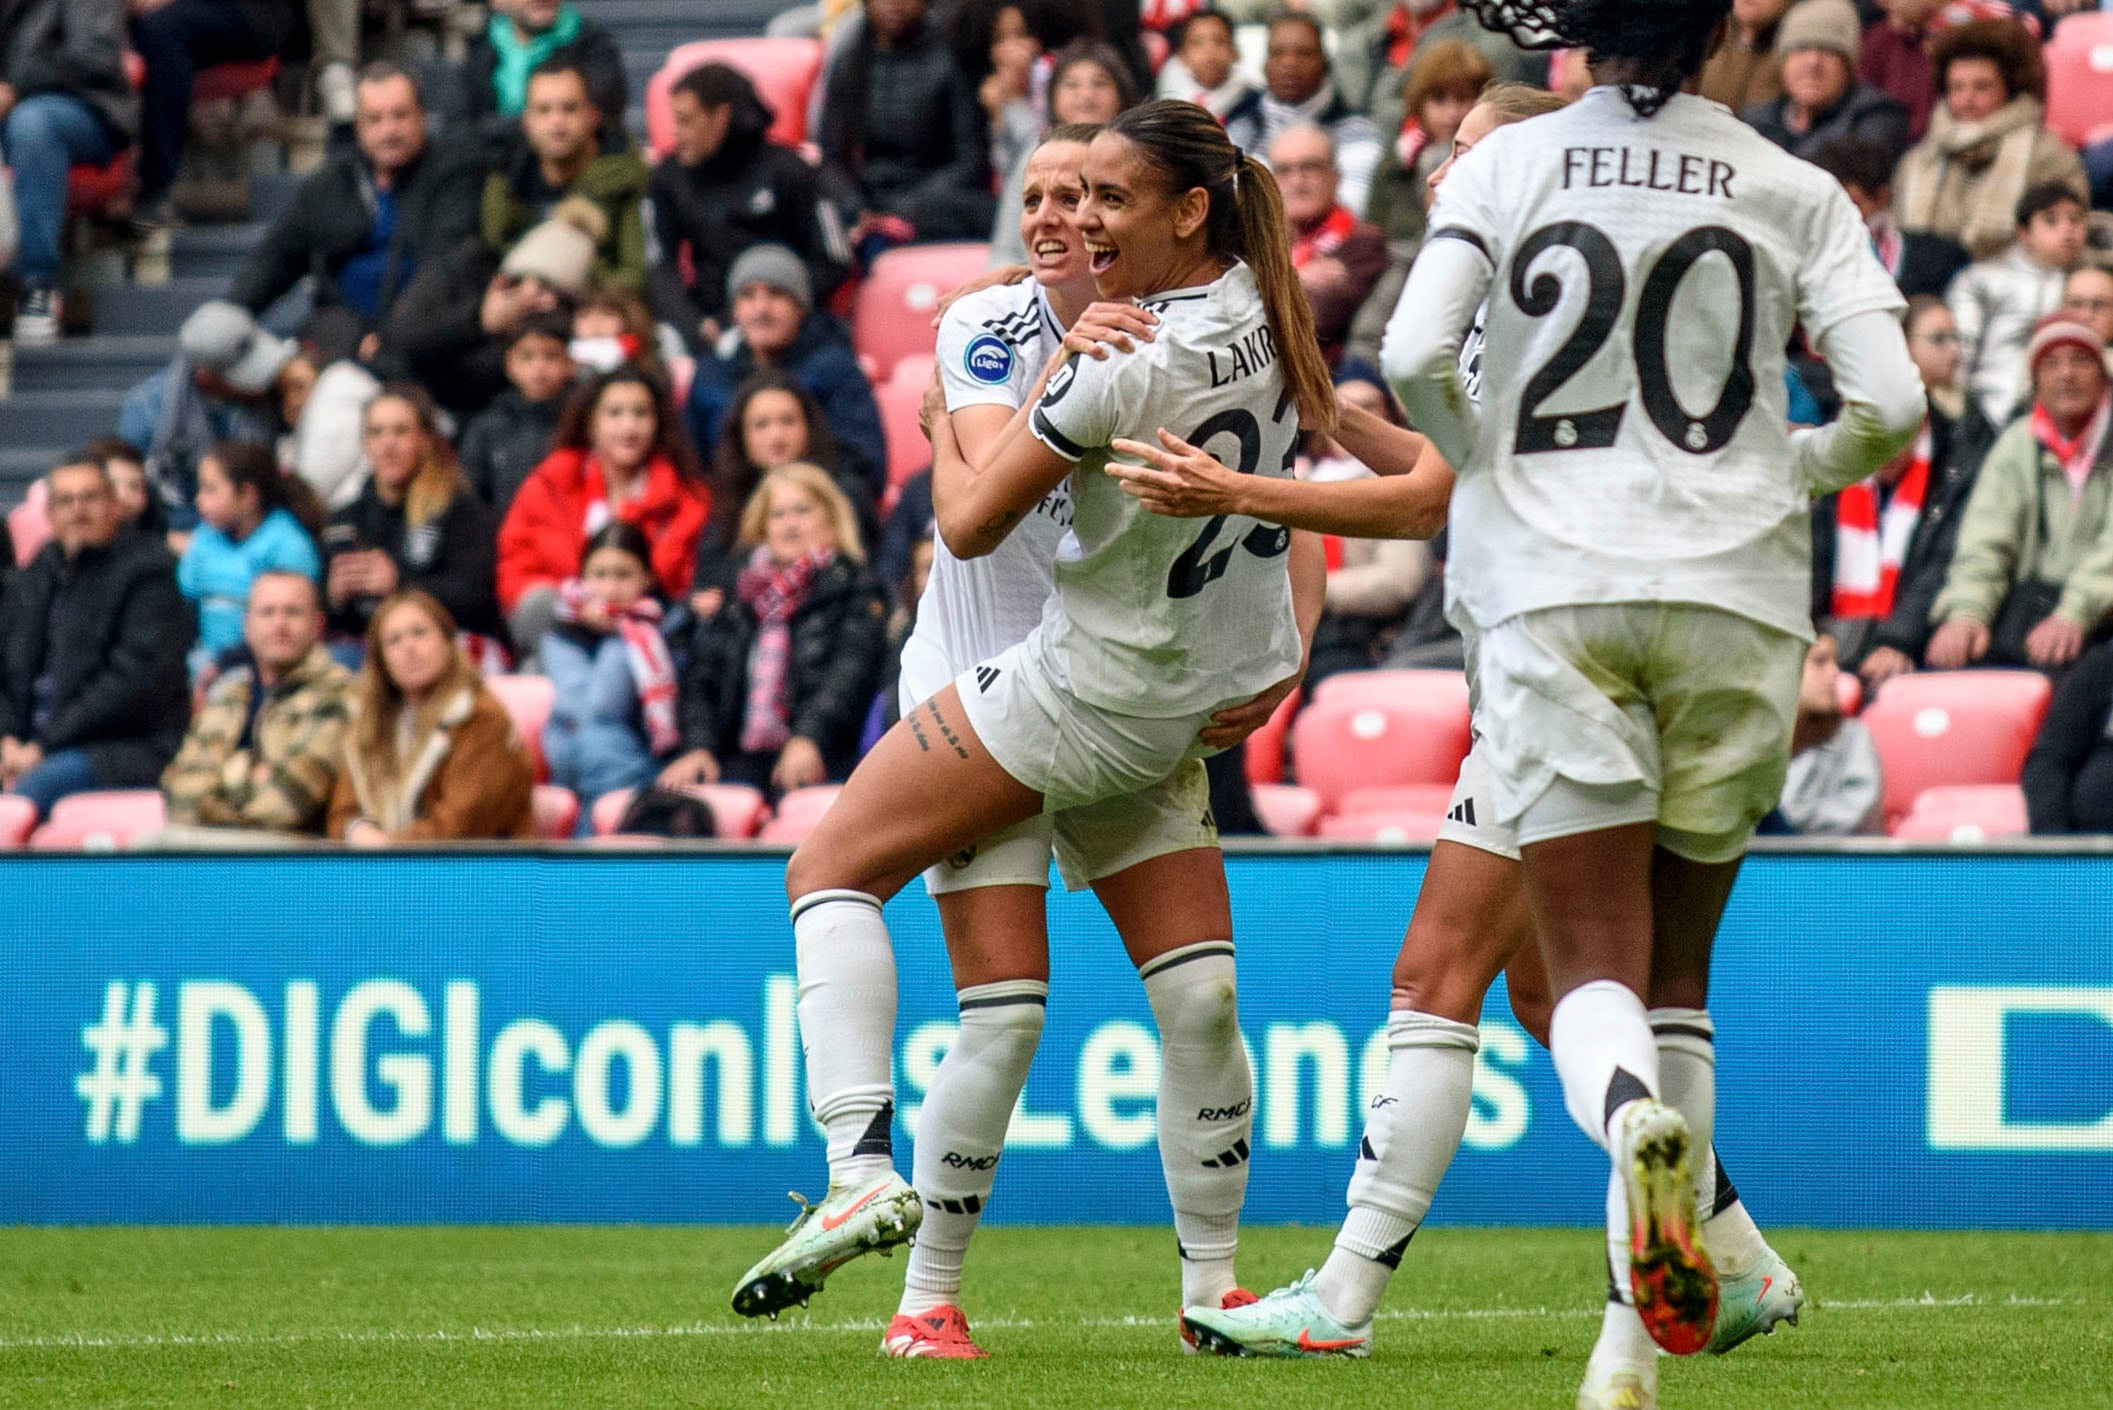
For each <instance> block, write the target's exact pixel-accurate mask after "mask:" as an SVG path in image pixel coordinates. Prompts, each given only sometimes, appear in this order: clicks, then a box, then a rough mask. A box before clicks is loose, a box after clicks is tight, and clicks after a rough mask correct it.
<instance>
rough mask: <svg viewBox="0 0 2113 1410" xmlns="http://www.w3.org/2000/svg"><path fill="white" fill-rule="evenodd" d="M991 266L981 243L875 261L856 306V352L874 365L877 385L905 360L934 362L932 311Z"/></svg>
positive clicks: (926, 248) (915, 248)
mask: <svg viewBox="0 0 2113 1410" xmlns="http://www.w3.org/2000/svg"><path fill="white" fill-rule="evenodd" d="M989 261H990V246H989V245H986V244H984V243H983V242H982V241H980V240H965V241H960V242H957V243H954V244H942V245H904V246H902V247H901V248H899V249H893V250H889V251H888V252H887V253H886V254H884V255H882V256H881V257H880V258H879V259H877V260H875V261H873V267H872V268H871V269H870V270H868V271H867V273H866V282H865V283H863V284H861V285H859V289H858V299H857V301H856V302H855V303H854V304H853V305H852V309H851V346H852V348H853V350H855V351H856V352H857V353H858V355H859V356H860V357H861V358H863V359H871V361H872V367H873V380H874V381H875V382H876V383H878V382H882V381H885V380H887V379H888V378H889V377H892V376H893V375H894V373H895V364H896V363H898V362H900V361H902V360H903V359H904V358H906V357H909V356H911V355H913V354H917V353H923V354H925V355H926V356H930V354H931V351H932V310H933V309H935V308H937V307H938V306H939V301H940V300H941V299H942V298H944V297H946V296H947V295H948V294H951V293H952V292H954V290H956V289H958V288H960V287H961V286H962V285H963V284H966V283H967V282H968V281H969V280H971V279H974V278H975V277H977V276H978V275H980V274H982V273H983V272H984V267H985V266H986V265H987V264H988V263H989Z"/></svg>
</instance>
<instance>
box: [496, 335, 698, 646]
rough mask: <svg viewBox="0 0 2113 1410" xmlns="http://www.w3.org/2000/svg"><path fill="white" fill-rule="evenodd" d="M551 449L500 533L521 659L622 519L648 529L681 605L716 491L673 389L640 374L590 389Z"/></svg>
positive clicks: (607, 377) (622, 371)
mask: <svg viewBox="0 0 2113 1410" xmlns="http://www.w3.org/2000/svg"><path fill="white" fill-rule="evenodd" d="M552 445H553V446H554V449H553V450H552V451H551V453H550V455H549V457H548V458H546V459H545V460H544V461H543V463H542V464H541V465H539V466H537V467H536V470H535V473H534V474H532V475H530V476H529V477H528V480H527V482H526V483H524V484H523V485H522V486H521V488H520V491H519V492H518V493H517V494H515V496H514V502H513V505H512V507H511V508H510V509H509V510H508V511H507V515H506V522H505V523H504V524H502V525H501V526H500V529H499V606H500V608H501V609H502V610H503V611H504V612H505V613H506V615H507V624H508V627H509V628H510V629H511V631H512V633H513V638H514V647H515V650H516V652H517V653H518V654H520V655H523V656H527V655H529V654H531V653H533V652H534V651H535V649H536V644H537V643H538V642H539V641H541V640H542V638H543V633H544V632H546V631H548V630H549V629H550V624H551V622H552V620H553V618H554V616H555V614H556V611H557V606H558V589H559V587H560V586H561V585H562V584H563V583H564V581H565V580H566V579H567V578H573V577H577V576H579V571H580V555H581V553H582V552H583V551H584V549H585V547H586V543H587V540H588V539H590V538H592V537H593V536H594V535H595V534H596V533H598V532H599V531H600V530H601V528H602V527H603V526H604V525H605V524H608V523H609V522H610V521H611V520H613V519H621V520H623V521H625V522H626V523H630V524H636V525H637V526H638V527H639V528H640V529H641V530H642V531H644V533H645V536H646V541H647V542H648V543H649V544H651V545H652V549H653V576H654V579H655V581H656V584H657V586H658V590H659V591H660V592H661V593H662V594H663V595H665V596H666V597H667V598H669V599H670V600H675V601H679V600H680V599H681V597H682V595H683V594H684V592H685V591H686V590H687V589H688V588H689V585H690V575H691V570H692V569H693V567H694V566H695V559H696V553H697V536H698V535H699V534H700V533H701V532H703V529H704V523H705V519H706V518H707V517H708V516H709V514H710V511H711V499H712V495H711V490H710V489H709V488H708V487H707V486H706V484H705V480H704V472H703V470H702V469H701V468H700V466H699V465H698V463H697V456H696V453H695V452H694V451H692V450H691V449H690V446H689V443H688V442H687V441H685V440H684V439H683V437H682V431H681V428H680V426H679V425H678V424H677V422H676V420H675V416H674V413H673V412H672V411H671V410H670V408H669V405H668V393H667V389H666V388H665V387H663V386H662V385H661V384H660V383H658V382H656V381H655V380H653V378H652V377H650V376H648V375H647V374H645V373H643V372H640V371H638V370H637V369H635V368H632V367H619V368H617V369H616V370H615V371H612V372H606V373H604V374H602V375H601V376H599V377H596V378H595V379H594V380H593V381H591V382H589V383H587V384H586V385H585V386H584V387H582V388H581V389H580V391H579V392H578V394H576V395H575V396H574V397H573V399H572V402H571V404H570V405H568V406H567V407H566V408H565V415H564V418H563V419H562V420H561V421H560V422H559V423H558V431H557V436H556V437H555V439H554V440H553V441H552Z"/></svg>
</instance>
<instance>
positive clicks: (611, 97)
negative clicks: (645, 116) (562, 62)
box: [439, 20, 631, 153]
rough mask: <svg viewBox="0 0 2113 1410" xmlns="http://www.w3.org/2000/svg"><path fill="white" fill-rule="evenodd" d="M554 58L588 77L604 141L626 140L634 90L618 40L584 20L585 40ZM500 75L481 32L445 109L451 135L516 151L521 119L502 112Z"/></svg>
mask: <svg viewBox="0 0 2113 1410" xmlns="http://www.w3.org/2000/svg"><path fill="white" fill-rule="evenodd" d="M551 57H552V58H558V59H569V60H571V61H572V62H573V63H576V64H578V65H579V66H580V69H581V71H582V72H583V73H585V74H586V76H587V96H588V97H590V98H592V99H593V100H594V106H595V107H596V108H598V109H600V110H601V114H602V132H603V135H604V138H605V139H606V138H608V137H610V136H612V135H613V136H614V137H616V138H618V139H621V138H622V137H623V132H624V111H625V109H626V108H627V107H628V106H629V104H630V94H631V85H630V81H629V80H628V79H626V78H625V77H624V51H623V48H622V46H620V45H619V44H618V43H617V42H616V36H615V35H614V34H612V33H610V32H609V31H608V30H607V29H604V28H603V27H602V26H600V25H598V24H596V23H595V22H594V21H593V20H582V21H581V22H580V32H579V36H578V37H577V38H575V39H574V40H573V41H572V42H571V43H570V44H568V45H566V46H565V47H564V48H562V49H560V50H558V51H557V53H555V54H553V55H552V56H551ZM498 71H499V51H498V50H496V49H494V48H492V41H491V36H490V34H488V33H487V32H485V31H483V30H479V31H478V32H477V33H476V34H475V35H474V36H472V38H471V39H470V42H469V45H468V47H467V48H465V49H464V50H463V55H462V62H461V63H460V64H458V65H457V66H456V67H455V71H454V74H453V81H452V82H450V83H448V84H446V85H445V86H444V92H443V93H442V96H441V102H440V105H439V108H440V113H441V116H442V117H443V118H444V119H445V121H446V123H447V128H448V131H449V132H450V133H456V132H458V131H459V132H460V134H461V135H462V136H464V137H469V138H473V139H474V140H476V142H477V143H478V144H479V146H480V147H482V148H483V149H484V150H485V151H487V153H489V152H490V151H492V150H493V149H498V148H504V147H507V146H510V145H511V144H512V143H513V142H514V140H515V139H516V137H517V136H518V135H519V133H520V127H521V124H520V122H519V120H518V119H516V118H510V117H507V116H505V115H504V114H503V113H501V112H500V111H499V90H498V89H497V88H495V87H494V86H493V85H492V76H493V75H494V74H496V73H497V72H498Z"/></svg>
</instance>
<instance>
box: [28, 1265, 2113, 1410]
mask: <svg viewBox="0 0 2113 1410" xmlns="http://www.w3.org/2000/svg"><path fill="white" fill-rule="evenodd" d="M775 1233H776V1231H775V1230H774V1229H761V1228H750V1229H718V1228H715V1229H702V1228H631V1227H624V1228H574V1227H559V1228H511V1229H182V1230H172V1229H94V1230H79V1229H25V1228H14V1229H5V1230H0V1406H7V1407H14V1406H23V1407H37V1410H75V1407H90V1406H95V1407H102V1406H112V1407H116V1406H123V1407H148V1406H184V1407H191V1406H207V1407H215V1410H220V1408H221V1407H226V1410H236V1408H237V1407H260V1410H264V1408H266V1407H268V1410H289V1408H290V1407H304V1406H317V1407H324V1406H329V1407H336V1406H363V1407H364V1406H382V1407H425V1406H431V1407H448V1410H483V1407H492V1408H493V1410H502V1408H503V1410H519V1407H528V1406H553V1407H556V1406H563V1407H586V1406H640V1407H648V1406H650V1407H663V1406H738V1407H758V1406H788V1407H813V1410H836V1407H846V1410H865V1407H868V1406H874V1407H878V1406H944V1407H949V1408H950V1410H951V1407H965V1406H1081V1407H1093V1406H1110V1407H1128V1406H1139V1407H1150V1410H1173V1408H1174V1407H1182V1406H1208V1407H1213V1410H1218V1407H1237V1410H1247V1407H1272V1406H1293V1407H1297V1410H1322V1407H1331V1406H1354V1407H1358V1408H1359V1410H1365V1407H1378V1406H1419V1407H1421V1406H1429V1407H1444V1410H1470V1408H1471V1407H1485V1406H1486V1407H1492V1410H1494V1408H1495V1407H1503V1410H1518V1407H1547V1410H1563V1407H1567V1406H1569V1405H1570V1403H1571V1397H1572V1396H1573V1395H1574V1394H1575V1391H1576V1386H1577V1380H1578V1376H1579V1374H1580V1372H1581V1371H1582V1369H1583V1366H1584V1360H1585V1354H1586V1352H1587V1350H1588V1349H1589V1347H1590V1345H1591V1342H1592V1338H1593V1336H1594V1333H1595V1332H1596V1330H1597V1327H1598V1313H1597V1298H1598V1295H1599V1290H1600V1288H1601V1287H1602V1286H1603V1283H1602V1281H1601V1279H1600V1277H1599V1276H1598V1274H1597V1273H1596V1272H1595V1271H1594V1269H1595V1261H1596V1258H1597V1254H1596V1252H1595V1250H1596V1248H1597V1247H1598V1242H1599V1240H1598V1237H1597V1235H1596V1234H1594V1233H1592V1232H1588V1231H1582V1230H1553V1231H1549V1230H1510V1229H1479V1230H1468V1229H1432V1230H1429V1231H1427V1232H1425V1233H1424V1234H1422V1235H1421V1236H1419V1237H1418V1239H1417V1240H1416V1243H1415V1245H1414V1246H1413V1247H1412V1248H1411V1250H1410V1256H1409V1258H1408V1259H1407V1260H1406V1261H1405V1262H1404V1264H1403V1267H1402V1272H1401V1275H1400V1276H1399V1277H1397V1278H1396V1280H1395V1283H1394V1286H1393V1288H1392V1289H1391V1291H1390V1292H1389V1294H1388V1298H1387V1303H1386V1306H1385V1307H1384V1308H1383V1310H1382V1311H1381V1313H1380V1320H1379V1321H1378V1323H1377V1328H1376V1333H1375V1339H1376V1351H1375V1354H1374V1356H1373V1358H1372V1359H1371V1360H1369V1361H1364V1362H1252V1361H1247V1362H1235V1361H1223V1360H1217V1359H1213V1358H1189V1357H1184V1356H1182V1355H1181V1354H1180V1353H1179V1348H1178V1345H1177V1343H1176V1338H1175V1327H1174V1320H1173V1310H1174V1303H1175V1301H1176V1300H1177V1299H1176V1286H1175V1272H1174V1267H1173V1248H1172V1237H1171V1235H1170V1234H1168V1233H1167V1232H1165V1231H1163V1230H1158V1229H1049V1228H1042V1229H1035V1228H993V1229H990V1230H986V1231H985V1232H984V1233H983V1234H982V1235H981V1236H980V1237H979V1238H978V1241H977V1246H976V1249H975V1251H974V1253H973V1254H972V1255H971V1258H970V1264H969V1275H968V1277H969V1282H968V1289H967V1299H966V1300H967V1304H968V1309H969V1314H970V1319H971V1322H972V1324H973V1325H974V1326H975V1328H976V1330H977V1335H978V1338H979V1340H981V1341H982V1343H983V1344H984V1345H985V1346H986V1347H987V1348H988V1349H989V1350H990V1352H991V1359H990V1360H988V1361H984V1362H980V1363H973V1364H959V1363H954V1364H942V1363H929V1362H891V1361H884V1360H882V1359H880V1358H879V1357H878V1356H876V1354H875V1351H876V1348H877V1346H878V1344H879V1340H880V1329H881V1326H882V1324H883V1322H884V1321H885V1319H886V1318H887V1316H888V1315H889V1314H890V1313H891V1312H892V1311H893V1310H894V1306H895V1297H896V1294H897V1292H898V1291H899V1288H900V1278H901V1271H902V1262H901V1259H900V1257H899V1256H898V1257H897V1258H894V1259H881V1258H871V1257H869V1258H867V1259H864V1260H862V1261H861V1262H859V1263H857V1264H854V1265H852V1266H851V1267H849V1268H846V1269H844V1270H843V1271H841V1272H839V1273H838V1274H837V1275H836V1277H835V1278H834V1279H832V1280H831V1283H830V1285H829V1288H828V1289H827V1291H825V1292H824V1293H823V1294H822V1295H821V1296H819V1297H817V1298H816V1299H815V1301H814V1304H813V1307H812V1308H811V1309H810V1310H808V1311H805V1312H794V1313H791V1314H789V1315H788V1316H787V1317H786V1318H785V1319H784V1320H783V1321H781V1322H779V1323H777V1324H775V1325H772V1324H769V1323H760V1324H759V1323H747V1322H743V1321H742V1320H741V1319H739V1318H737V1317H735V1316H734V1315H733V1313H732V1312H731V1311H730V1310H728V1307H727V1295H728V1293H729V1291H730V1289H731V1287H732V1284H733V1280H734V1278H735V1277H736V1276H737V1275H738V1274H739V1273H740V1271H741V1270H742V1269H743V1268H744V1267H745V1266H746V1265H747V1263H748V1262H749V1261H750V1260H751V1259H752V1258H753V1257H755V1256H757V1255H758V1254H760V1253H761V1252H762V1251H763V1250H765V1249H766V1248H767V1247H769V1245H770V1243H771V1241H772V1239H773V1237H774V1236H775ZM1328 1239H1329V1231H1326V1230H1319V1229H1282V1228H1275V1229H1254V1230H1250V1231H1248V1232H1247V1233H1246V1234H1245V1235H1244V1240H1243V1245H1242V1249H1241V1267H1242V1269H1243V1276H1244V1278H1245V1279H1246V1281H1247V1282H1248V1283H1249V1284H1250V1285H1251V1286H1253V1287H1255V1288H1257V1289H1258V1290H1260V1289H1266V1288H1268V1287H1270V1286H1273V1285H1274V1284H1276V1283H1279V1282H1282V1281H1285V1280H1288V1279H1289V1278H1291V1277H1293V1276H1296V1275H1297V1274H1298V1273H1299V1272H1300V1271H1301V1270H1303V1269H1304V1268H1306V1267H1307V1266H1308V1265H1309V1264H1312V1263H1315V1262H1317V1261H1318V1260H1319V1259H1320V1257H1321V1256H1322V1255H1323V1254H1324V1253H1325V1252H1326V1249H1327V1244H1328ZM1773 1241H1774V1242H1775V1244H1776V1246H1777V1248H1779V1249H1780V1250H1781V1251H1782V1252H1783V1253H1784V1255H1785V1256H1786V1257H1788V1258H1789V1259H1790V1260H1791V1262H1792V1264H1793V1265H1794V1266H1795V1267H1797V1268H1798V1270H1799V1271H1800V1273H1801V1274H1802V1276H1803V1277H1804V1280H1805V1285H1806V1287H1807V1289H1808V1291H1809V1292H1810V1293H1811V1295H1812V1301H1811V1302H1808V1304H1807V1307H1806V1311H1805V1317H1804V1320H1803V1323H1802V1325H1800V1326H1798V1327H1794V1328H1783V1329H1781V1330H1780V1331H1779V1332H1778V1333H1777V1334H1776V1335H1775V1336H1774V1337H1772V1338H1769V1339H1766V1340H1760V1341H1755V1342H1751V1343H1749V1344H1748V1345H1747V1346H1746V1347H1744V1348H1742V1349H1740V1350H1739V1351H1737V1352H1734V1353H1733V1354H1732V1355H1730V1356H1728V1357H1724V1358H1721V1359H1702V1360H1697V1361H1691V1362H1682V1363H1666V1364H1664V1366H1663V1369H1662V1376H1661V1383H1660V1400H1661V1403H1662V1404H1663V1405H1665V1406H1666V1407H1668V1410H1675V1408H1676V1407H1688V1406H1692V1407H1697V1410H1700V1408H1701V1407H1721V1408H1722V1410H1746V1408H1747V1407H1751V1408H1752V1410H1789V1407H1827V1410H1856V1408H1857V1407H1888V1410H1891V1407H1915V1408H1916V1410H1922V1407H1939V1406H1962V1407H1964V1406H1972V1407H1984V1406H1996V1405H2002V1406H2011V1405H2016V1406H2026V1405H2029V1406H2033V1407H2035V1410H2070V1407H2076V1410H2084V1407H2092V1408H2093V1410H2102V1407H2105V1406H2108V1405H2113V1332H2109V1330H2108V1328H2109V1313H2113V1236H2107V1235H2075V1234H2071V1235H2018V1234H1902V1233H1853V1232H1851V1233H1843V1232H1810V1231H1787V1232H1785V1231H1779V1232H1777V1233H1776V1234H1775V1235H1773Z"/></svg>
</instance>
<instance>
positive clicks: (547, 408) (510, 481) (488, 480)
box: [461, 387, 571, 519]
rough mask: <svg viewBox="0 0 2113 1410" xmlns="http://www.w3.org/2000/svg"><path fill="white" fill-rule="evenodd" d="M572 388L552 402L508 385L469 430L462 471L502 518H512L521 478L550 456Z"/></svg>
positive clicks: (463, 448)
mask: <svg viewBox="0 0 2113 1410" xmlns="http://www.w3.org/2000/svg"><path fill="white" fill-rule="evenodd" d="M570 391H571V388H569V387H568V388H566V389H565V391H563V392H560V393H559V394H558V395H557V396H554V397H552V398H551V399H550V400H549V401H540V402H537V401H530V400H529V399H528V398H527V397H524V396H522V395H521V392H520V389H519V388H516V387H508V388H507V389H506V390H505V391H503V392H501V393H500V394H499V395H498V397H497V398H495V399H494V400H493V402H492V404H491V405H490V406H488V407H486V408H485V409H484V410H482V411H480V412H478V413H477V414H476V415H475V416H474V417H472V418H471V419H470V424H469V426H468V427H467V428H466V429H465V430H464V431H463V433H462V452H461V453H462V473H463V474H465V475H467V476H469V480H470V485H471V487H472V488H473V489H475V490H476V491H477V493H478V494H479V495H481V496H482V497H483V499H484V502H485V503H486V504H488V505H490V506H491V507H492V512H493V515H494V516H495V517H496V518H499V519H504V518H505V517H506V510H507V507H508V506H509V505H511V504H512V503H513V502H514V493H515V491H517V490H519V489H520V488H521V482H522V481H524V480H526V479H527V478H528V477H529V476H530V475H532V474H534V473H535V469H536V467H537V466H538V465H541V464H542V463H543V457H544V456H546V455H548V454H550V442H551V438H552V437H553V436H555V435H557V432H558V417H559V415H560V414H561V413H563V411H564V410H565V402H566V398H567V394H568V393H569V392H570Z"/></svg>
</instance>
